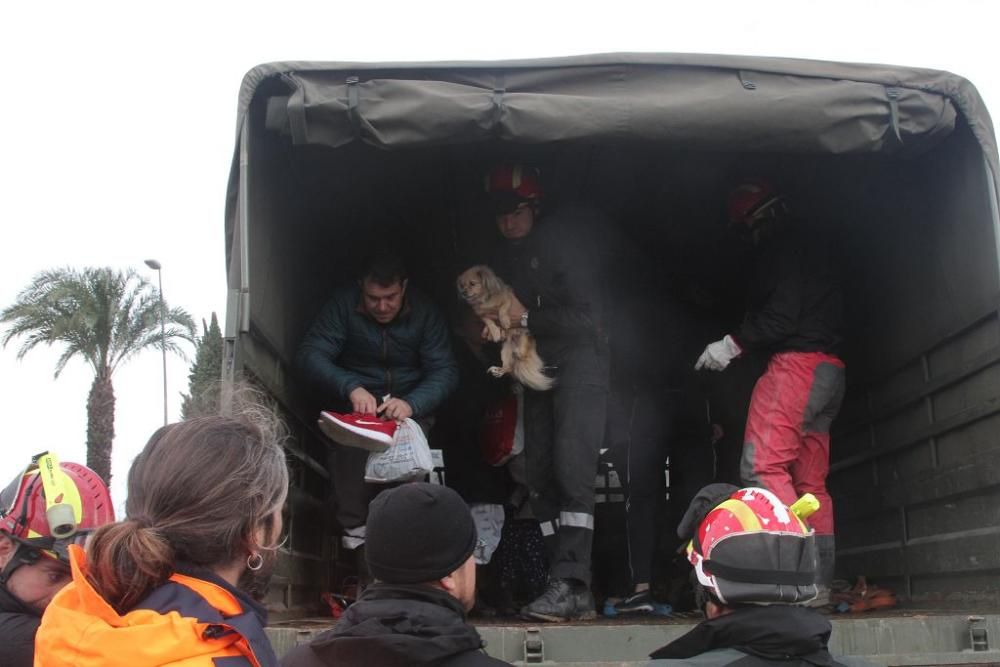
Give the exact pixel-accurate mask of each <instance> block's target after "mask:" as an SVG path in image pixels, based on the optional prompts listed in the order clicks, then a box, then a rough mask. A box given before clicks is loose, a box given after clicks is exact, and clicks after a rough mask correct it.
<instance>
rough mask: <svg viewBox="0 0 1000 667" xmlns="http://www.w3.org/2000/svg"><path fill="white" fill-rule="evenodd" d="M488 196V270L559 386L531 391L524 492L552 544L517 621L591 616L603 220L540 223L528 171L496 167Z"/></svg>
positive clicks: (603, 369)
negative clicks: (594, 233) (493, 238)
mask: <svg viewBox="0 0 1000 667" xmlns="http://www.w3.org/2000/svg"><path fill="white" fill-rule="evenodd" d="M487 193H488V195H489V197H490V200H491V204H492V206H493V213H494V216H495V217H494V219H495V222H496V225H497V229H498V231H499V232H500V235H501V236H502V237H503V241H502V243H501V245H500V247H499V248H498V249H497V252H496V253H495V256H494V258H493V261H492V262H491V265H492V267H493V269H494V270H495V271H496V273H497V275H499V276H500V277H501V278H502V279H503V280H504V281H506V282H507V283H508V284H509V285H510V286H511V287H512V288H513V290H514V293H515V295H516V297H517V303H515V304H514V307H513V308H512V310H511V313H510V315H511V319H512V321H513V322H515V323H519V324H520V326H521V327H526V328H527V329H528V330H529V331H530V332H531V334H532V336H534V338H535V340H536V342H537V344H538V352H539V355H540V356H541V358H542V360H543V361H544V362H545V364H546V365H547V367H548V368H549V372H550V374H551V375H552V376H553V377H554V378H555V381H556V383H555V388H554V389H552V390H550V391H546V392H539V391H533V390H531V389H527V388H526V389H525V399H524V413H525V414H524V418H525V422H524V423H525V456H526V467H527V478H528V487H529V490H530V500H531V506H532V510H533V512H534V514H535V517H536V518H537V519H538V521H539V524H540V526H541V530H542V534H543V535H544V536H545V538H546V545H547V549H548V552H549V581H548V585H547V587H546V590H545V591H544V592H543V593H542V595H541V596H539V597H538V598H537V599H536V600H534V601H533V602H531V603H529V604H528V605H526V606H525V607H523V608H522V609H521V614H522V616H525V617H527V618H531V619H536V620H543V621H553V622H558V621H566V620H570V619H583V618H593V617H594V616H595V615H596V612H595V605H594V597H593V594H592V593H591V590H590V582H591V548H592V544H593V533H594V482H595V478H596V473H597V459H598V455H599V450H600V447H601V444H602V440H603V436H604V426H605V417H606V411H607V392H608V382H609V380H608V372H609V371H608V367H609V355H608V352H607V340H606V336H605V334H604V333H603V329H602V315H603V305H604V303H603V302H604V299H603V296H602V295H603V290H604V285H603V284H602V280H601V270H600V261H599V259H598V253H597V252H596V250H597V249H596V248H595V247H593V244H588V243H587V241H586V237H587V234H585V233H583V230H585V229H594V228H597V227H599V226H601V225H603V224H605V223H604V220H603V216H601V214H599V213H598V212H597V211H595V210H593V209H590V208H585V207H563V208H560V209H559V210H556V211H553V212H552V213H548V212H546V214H545V216H544V219H542V216H541V207H540V205H541V197H542V191H541V187H540V183H539V179H538V174H537V172H536V171H535V170H533V169H531V168H529V167H526V166H523V165H501V166H498V167H496V168H495V169H493V170H492V171H491V172H490V173H489V175H488V177H487Z"/></svg>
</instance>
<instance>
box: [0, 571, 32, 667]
mask: <svg viewBox="0 0 1000 667" xmlns="http://www.w3.org/2000/svg"><path fill="white" fill-rule="evenodd" d="M41 622H42V617H41V615H40V614H38V613H37V612H35V611H33V610H32V609H31V608H30V607H28V606H27V605H26V604H24V603H23V602H21V601H20V600H18V599H17V598H16V597H14V596H13V595H11V594H10V593H9V592H8V591H7V589H6V588H5V587H4V586H0V665H3V667H31V666H32V665H33V664H34V660H35V632H36V631H37V630H38V624H39V623H41Z"/></svg>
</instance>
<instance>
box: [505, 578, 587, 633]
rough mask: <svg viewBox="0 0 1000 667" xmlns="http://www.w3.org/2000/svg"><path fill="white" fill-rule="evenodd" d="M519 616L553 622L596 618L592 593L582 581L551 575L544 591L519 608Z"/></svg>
mask: <svg viewBox="0 0 1000 667" xmlns="http://www.w3.org/2000/svg"><path fill="white" fill-rule="evenodd" d="M521 616H522V617H524V618H526V619H529V620H537V621H551V622H553V623H559V622H560V621H575V620H589V619H592V618H597V612H596V611H595V610H594V594H593V593H591V592H590V588H589V587H588V586H587V585H585V584H584V583H583V582H579V581H574V580H572V579H557V578H555V577H552V578H551V579H549V583H548V585H547V586H546V587H545V592H543V593H542V594H541V595H540V596H538V599H536V600H535V601H534V602H532V603H531V604H528V605H526V606H524V607H522V608H521Z"/></svg>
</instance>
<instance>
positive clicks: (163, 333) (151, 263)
mask: <svg viewBox="0 0 1000 667" xmlns="http://www.w3.org/2000/svg"><path fill="white" fill-rule="evenodd" d="M146 266H148V267H149V268H151V269H153V270H154V271H156V277H157V278H158V279H159V282H160V349H161V350H162V351H163V425H164V426H166V425H167V423H168V418H167V310H166V306H164V305H163V271H162V269H163V265H162V264H160V263H159V262H158V261H156V260H155V259H147V260H146Z"/></svg>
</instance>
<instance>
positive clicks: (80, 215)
mask: <svg viewBox="0 0 1000 667" xmlns="http://www.w3.org/2000/svg"><path fill="white" fill-rule="evenodd" d="M996 4H997V3H993V2H990V1H988V0H982V1H974V0H952V1H951V2H947V3H942V2H925V1H908V2H903V1H901V0H896V1H892V2H889V1H881V2H880V1H879V0H867V1H864V2H856V1H843V0H842V1H839V2H828V3H817V2H803V1H801V0H795V1H789V2H777V1H768V0H761V1H759V2H747V1H745V0H744V1H740V2H722V1H716V2H683V3H681V2H671V1H668V0H656V1H650V2H630V1H627V0H616V1H615V2H609V3H597V2H593V3H584V2H580V0H573V1H568V2H563V1H558V2H555V1H544V0H543V1H540V2H502V3H501V2H489V1H485V2H483V1H480V2H468V0H466V1H454V2H435V1H433V0H430V1H423V2H406V3H403V2H386V1H383V2H378V3H357V2H350V3H348V2H336V1H328V2H322V3H302V2H294V1H293V0H286V1H284V2H280V3H275V2H266V3H265V2H255V1H243V2H197V3H195V2H185V1H180V2H173V3H170V4H169V5H168V4H167V3H162V5H161V6H163V7H164V9H162V10H160V11H157V10H155V9H152V8H151V7H153V6H154V3H145V2H128V3H126V2H121V3H109V2H85V3H80V2H74V3H70V2H17V3H6V4H5V5H4V8H3V9H2V10H0V55H2V62H3V70H4V76H3V83H2V86H3V89H4V92H3V93H2V97H0V128H2V129H0V137H2V139H0V146H2V148H0V224H2V229H3V241H2V242H0V306H7V305H9V304H10V303H12V302H13V301H14V299H15V297H16V295H17V292H18V291H19V290H20V289H21V288H22V287H23V286H25V285H26V284H27V283H28V281H29V280H30V279H31V277H32V276H33V275H34V274H35V273H37V272H38V271H40V270H43V269H46V268H50V267H56V266H73V267H83V266H112V267H116V268H127V267H130V266H131V267H135V268H136V269H138V270H140V271H141V272H144V273H145V274H146V275H147V276H148V277H150V278H151V279H153V280H155V278H156V276H155V274H154V273H153V272H151V271H149V270H148V269H146V268H145V266H143V263H142V262H143V260H144V259H146V258H150V257H152V258H156V259H158V260H159V261H160V262H161V263H162V264H163V288H164V293H165V295H166V298H167V300H168V301H169V302H170V304H171V305H175V306H181V307H183V308H186V309H187V310H188V311H189V312H190V313H191V314H192V315H193V316H194V317H195V319H196V320H199V321H200V320H201V318H208V317H209V316H210V315H211V313H212V311H216V312H218V314H219V318H220V321H221V320H223V319H224V317H223V315H224V313H223V311H224V309H225V289H226V285H225V273H224V251H223V244H222V238H223V205H224V195H225V187H226V178H227V176H228V171H229V165H230V160H231V158H232V150H233V139H234V132H235V121H236V118H235V111H236V96H237V92H238V91H239V86H240V81H241V79H242V77H243V74H244V73H245V72H246V71H247V70H249V69H250V68H251V67H253V66H254V65H257V64H259V63H263V62H269V61H279V60H330V61H336V60H350V61H383V60H461V59H496V58H527V57H544V56H562V55H574V54H582V53H599V52H611V51H661V52H692V53H694V52H698V53H731V54H753V55H771V56H786V57H802V58H816V59H823V60H839V61H853V62H878V63H888V64H896V65H910V66H920V67H931V68H938V69H946V70H949V71H952V72H955V73H957V74H961V75H962V76H965V77H966V78H968V79H969V80H971V81H972V82H973V83H974V84H975V85H976V86H977V87H978V89H979V91H980V93H981V94H982V96H983V97H984V98H985V100H986V104H987V107H988V108H991V109H992V110H993V113H994V115H995V116H996V115H997V114H1000V73H998V71H997V69H996V65H995V62H996V59H997V49H996V47H995V43H996V29H997V25H998V23H997V18H998V16H1000V11H998V10H997V9H995V8H994V7H995V6H996ZM168 7H169V8H168ZM585 7H587V8H590V9H584V8H585ZM991 63H992V64H991ZM16 351H17V345H16V343H12V344H11V345H9V346H8V347H7V348H6V349H3V350H0V410H2V411H3V412H2V415H3V419H2V421H0V437H2V441H0V452H2V456H0V487H2V486H3V485H6V483H7V481H8V480H9V479H11V478H12V477H13V476H14V474H15V473H16V472H17V470H18V469H19V468H22V467H23V466H24V465H25V464H26V463H27V461H28V459H29V457H30V455H31V454H32V453H36V452H39V451H42V450H45V449H52V450H54V451H56V452H57V453H58V454H59V455H60V456H61V457H62V458H63V459H64V460H80V461H83V460H84V457H85V448H84V442H85V438H86V410H85V404H86V397H87V392H88V390H89V388H90V383H91V379H92V377H91V374H90V371H89V369H88V368H87V367H86V366H85V365H84V363H83V362H82V361H81V362H76V363H71V364H70V366H69V367H68V368H67V369H66V371H65V372H64V373H63V375H62V376H61V377H60V378H59V379H58V380H53V377H52V372H53V368H54V366H55V360H56V358H57V357H58V352H57V351H49V350H45V349H41V348H39V349H37V350H36V351H34V352H32V353H30V354H29V355H28V356H27V357H26V358H25V359H24V360H23V361H20V362H19V361H17V360H16ZM160 363H161V361H160V357H159V354H158V352H156V351H150V352H148V353H146V354H144V355H142V356H140V357H139V358H137V359H136V360H135V361H133V362H132V363H131V364H130V365H129V366H126V367H124V368H122V369H121V370H120V371H119V372H118V374H117V375H116V376H115V378H114V382H115V389H116V392H117V396H118V405H117V420H116V428H117V437H116V439H115V453H114V459H113V466H114V467H113V474H114V475H115V479H114V482H113V484H112V490H113V493H114V496H115V500H116V504H120V503H121V502H122V500H123V494H124V480H125V473H126V472H127V470H128V466H129V465H130V463H131V461H132V459H133V458H134V456H135V454H136V453H137V452H138V450H139V449H141V448H142V446H143V444H144V443H145V441H146V439H147V438H148V436H149V435H150V434H151V433H152V431H153V430H154V429H155V428H157V427H158V426H159V425H160V424H161V423H162V417H163V415H162V393H161V392H162V384H161V382H162V375H161V367H160ZM187 372H188V364H187V363H186V362H184V361H182V360H179V359H172V360H171V361H170V363H169V366H168V377H169V385H170V414H171V417H172V419H176V418H177V417H179V411H180V398H179V393H180V392H181V391H184V390H186V388H187Z"/></svg>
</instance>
